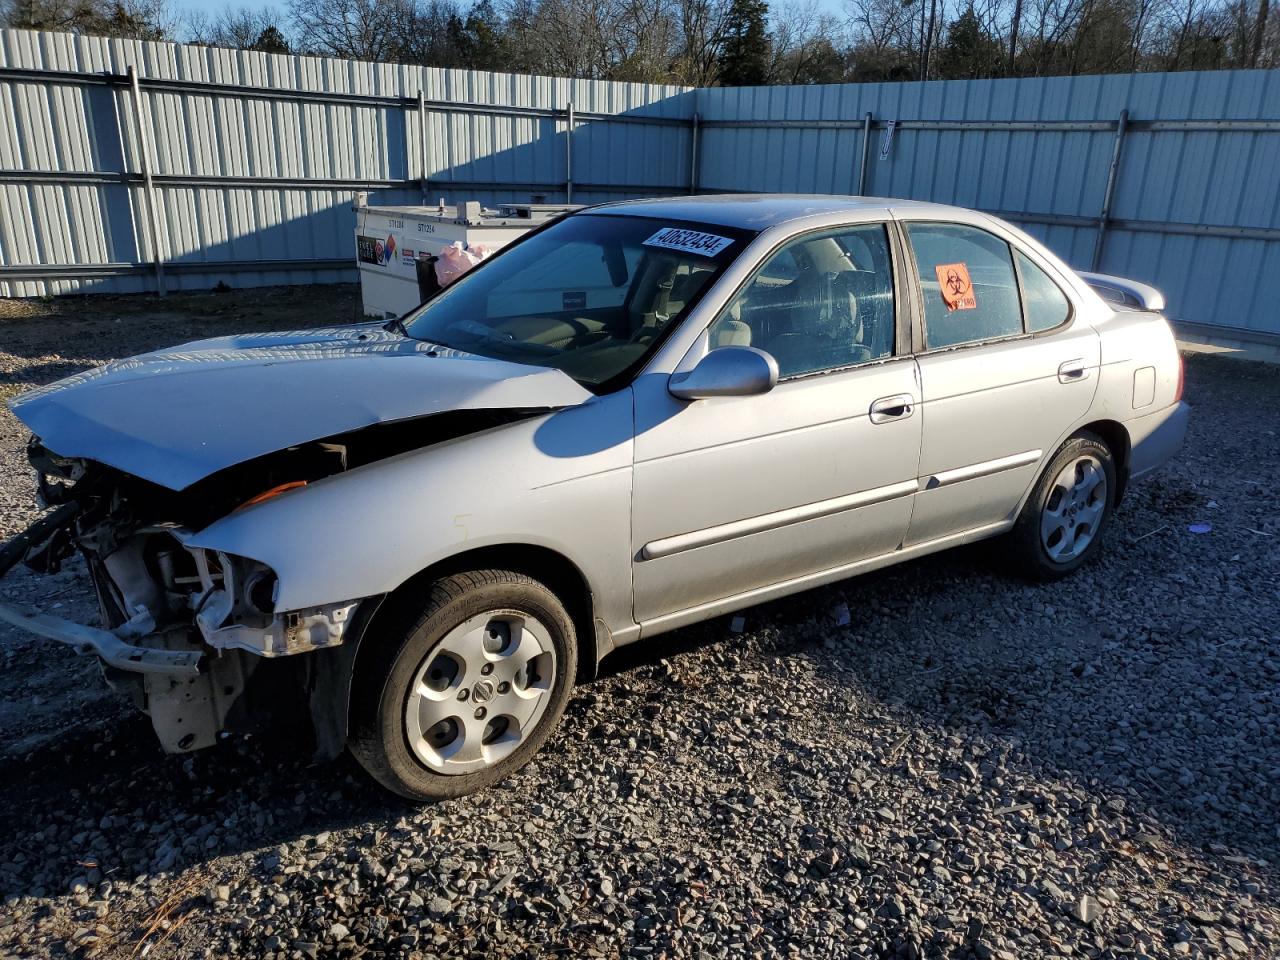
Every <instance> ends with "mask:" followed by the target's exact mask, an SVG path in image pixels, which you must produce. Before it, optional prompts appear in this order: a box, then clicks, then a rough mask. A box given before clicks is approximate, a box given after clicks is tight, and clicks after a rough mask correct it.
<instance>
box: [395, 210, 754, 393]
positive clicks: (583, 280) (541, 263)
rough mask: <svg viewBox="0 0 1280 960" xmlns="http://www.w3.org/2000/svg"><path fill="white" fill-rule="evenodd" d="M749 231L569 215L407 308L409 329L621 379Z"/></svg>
mask: <svg viewBox="0 0 1280 960" xmlns="http://www.w3.org/2000/svg"><path fill="white" fill-rule="evenodd" d="M752 236H754V234H752V233H751V232H749V231H745V230H735V229H732V228H729V227H720V226H716V225H713V224H694V223H685V222H672V221H669V220H661V219H656V218H650V217H632V216H621V215H607V214H576V215H574V216H571V217H566V218H565V219H564V220H561V221H560V222H558V223H555V224H552V225H551V226H549V227H547V228H545V229H543V230H541V231H539V232H538V233H536V234H534V235H533V236H530V237H528V238H526V239H525V240H524V241H522V242H520V243H518V244H516V245H515V246H512V247H511V248H509V249H507V250H503V251H501V252H500V253H499V254H498V255H496V256H494V257H493V258H492V259H490V260H487V261H485V262H484V263H482V264H480V265H479V266H477V267H476V268H474V269H473V270H471V271H469V272H468V273H466V274H464V275H463V276H462V277H461V278H459V279H458V280H457V281H455V282H454V283H453V284H451V285H450V286H448V287H446V288H445V289H444V290H443V291H441V292H440V293H439V294H437V295H436V296H435V297H433V298H432V299H431V300H429V301H427V302H426V303H425V304H423V305H422V306H421V307H419V308H418V309H417V310H415V311H414V312H412V313H410V314H409V315H408V316H406V317H405V318H404V329H405V332H406V333H407V334H408V335H409V336H411V337H414V338H416V339H418V340H425V341H428V342H430V343H434V344H438V345H440V346H442V347H451V348H453V349H457V350H462V351H465V352H467V353H473V354H477V355H479V356H484V357H492V358H495V359H499V360H509V361H512V362H514V363H526V364H532V365H535V366H544V367H555V368H558V369H560V370H563V371H564V372H565V373H567V374H568V375H569V376H571V377H573V378H574V379H575V380H577V381H578V382H579V383H581V384H582V385H583V386H585V387H587V388H588V389H590V390H595V391H597V392H601V393H603V392H607V391H608V390H610V389H613V388H615V387H617V386H621V385H622V383H624V382H625V381H627V380H629V379H630V377H631V376H632V375H633V374H634V372H635V371H636V370H638V369H639V367H640V366H641V365H643V363H644V362H645V361H646V360H647V359H648V357H649V355H650V354H651V353H652V352H653V350H654V349H655V348H656V346H657V344H658V343H659V342H660V340H661V339H662V337H663V336H664V335H665V334H666V333H668V332H669V331H670V330H672V329H673V328H674V327H675V326H676V325H677V324H679V322H680V321H681V320H682V319H683V318H684V316H685V314H687V313H688V312H689V310H690V309H692V307H693V305H694V304H695V303H696V302H697V300H698V299H699V298H700V297H701V296H702V295H703V293H705V292H706V291H707V290H708V289H709V288H710V287H711V285H712V283H714V282H715V280H716V279H717V278H718V277H719V276H720V274H721V273H722V272H723V271H724V269H725V267H727V266H728V265H729V264H730V263H731V262H733V259H734V258H735V257H736V256H737V255H738V254H739V253H741V252H742V250H743V249H744V248H745V247H746V245H747V243H748V242H749V241H750V239H751V237H752Z"/></svg>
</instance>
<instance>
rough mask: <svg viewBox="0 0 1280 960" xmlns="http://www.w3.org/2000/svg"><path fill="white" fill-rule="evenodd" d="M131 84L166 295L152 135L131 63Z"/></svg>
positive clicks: (159, 286)
mask: <svg viewBox="0 0 1280 960" xmlns="http://www.w3.org/2000/svg"><path fill="white" fill-rule="evenodd" d="M128 75H129V86H130V88H132V90H133V124H134V127H135V128H136V129H137V131H138V153H139V154H140V162H141V164H142V181H143V183H144V185H145V189H146V194H147V212H148V214H149V215H150V216H149V219H150V221H151V255H152V256H153V257H155V268H156V293H157V294H159V295H160V296H162V297H163V296H164V293H165V290H164V254H163V253H162V252H161V251H160V210H159V208H158V207H157V205H156V185H155V183H154V182H153V181H152V179H151V135H150V134H149V133H148V131H147V118H146V112H145V111H144V110H143V105H142V87H141V86H139V85H138V71H137V70H136V69H134V67H133V65H132V64H130V65H129V69H128Z"/></svg>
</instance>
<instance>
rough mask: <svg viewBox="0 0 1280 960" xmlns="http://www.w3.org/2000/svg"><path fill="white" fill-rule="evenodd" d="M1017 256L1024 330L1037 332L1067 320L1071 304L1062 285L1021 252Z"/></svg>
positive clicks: (1050, 328)
mask: <svg viewBox="0 0 1280 960" xmlns="http://www.w3.org/2000/svg"><path fill="white" fill-rule="evenodd" d="M1017 257H1018V273H1020V274H1021V275H1022V299H1023V301H1024V302H1025V304H1026V308H1027V330H1029V331H1030V332H1031V333H1038V332H1040V331H1041V330H1052V329H1053V328H1054V327H1057V326H1061V325H1062V324H1064V323H1066V322H1067V318H1068V317H1069V316H1070V315H1071V304H1070V303H1069V302H1068V301H1067V295H1066V294H1065V293H1063V292H1062V288H1061V287H1059V286H1058V285H1057V284H1056V283H1054V282H1053V281H1052V280H1051V279H1049V275H1048V274H1047V273H1045V272H1044V271H1043V270H1041V269H1040V268H1039V267H1037V266H1036V265H1035V264H1034V263H1032V262H1031V261H1030V260H1028V259H1027V258H1026V257H1025V256H1023V255H1022V254H1021V253H1019V254H1017Z"/></svg>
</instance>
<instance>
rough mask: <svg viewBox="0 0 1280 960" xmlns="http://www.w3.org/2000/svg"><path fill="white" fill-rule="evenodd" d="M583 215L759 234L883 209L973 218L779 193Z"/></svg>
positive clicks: (936, 208)
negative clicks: (685, 223)
mask: <svg viewBox="0 0 1280 960" xmlns="http://www.w3.org/2000/svg"><path fill="white" fill-rule="evenodd" d="M588 209H589V212H591V213H607V214H611V215H621V216H634V217H654V218H658V219H671V220H692V221H695V222H699V223H708V224H717V225H719V226H722V227H740V228H742V229H745V230H765V229H767V228H768V227H773V226H776V225H778V224H781V223H792V222H794V221H802V220H807V219H810V218H813V219H817V218H820V217H824V216H828V215H830V214H833V213H841V212H849V213H861V212H868V211H882V210H886V209H890V210H893V211H894V212H895V213H906V214H928V215H930V216H939V217H945V218H947V219H969V218H971V217H972V216H973V213H972V211H969V210H964V209H963V208H961V207H950V206H946V205H945V204H940V203H924V202H922V201H919V200H894V199H890V198H888V197H847V196H828V195H822V194H784V193H720V194H706V195H703V196H696V197H659V198H655V199H652V200H622V201H619V202H616V203H606V204H601V205H600V206H596V207H590V208H588Z"/></svg>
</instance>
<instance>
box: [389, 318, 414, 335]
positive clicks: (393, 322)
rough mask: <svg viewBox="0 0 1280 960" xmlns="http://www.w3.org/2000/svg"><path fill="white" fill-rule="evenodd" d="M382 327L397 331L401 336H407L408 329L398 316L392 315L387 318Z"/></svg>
mask: <svg viewBox="0 0 1280 960" xmlns="http://www.w3.org/2000/svg"><path fill="white" fill-rule="evenodd" d="M382 329H383V330H389V331H391V332H392V333H398V334H400V336H402V337H407V336H409V331H408V329H407V328H406V327H405V325H404V321H403V320H401V319H400V318H399V317H392V318H391V319H390V320H388V321H387V322H386V323H384V324H383V325H382Z"/></svg>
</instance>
